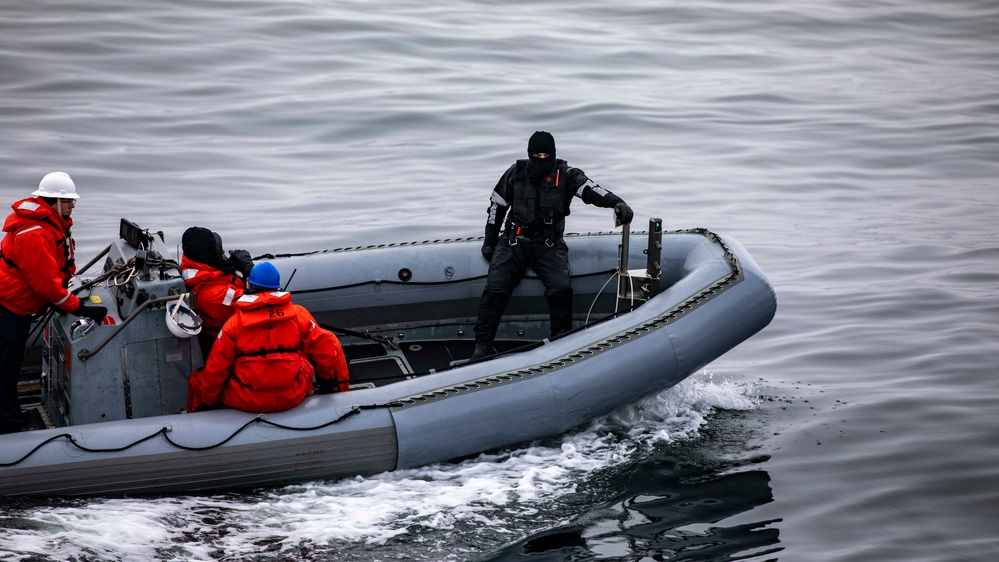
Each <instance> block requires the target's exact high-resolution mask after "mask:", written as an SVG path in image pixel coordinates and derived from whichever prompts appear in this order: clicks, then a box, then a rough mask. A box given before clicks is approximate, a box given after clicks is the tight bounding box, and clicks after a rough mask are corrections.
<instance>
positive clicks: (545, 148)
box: [527, 131, 555, 177]
mask: <svg viewBox="0 0 999 562" xmlns="http://www.w3.org/2000/svg"><path fill="white" fill-rule="evenodd" d="M539 152H544V153H546V154H548V158H536V157H535V156H534V155H535V154H537V153H539ZM527 157H528V158H530V160H531V165H530V166H529V167H528V173H529V174H530V175H531V176H534V177H540V176H543V175H545V174H548V173H550V172H551V171H552V170H553V169H554V168H555V137H553V136H552V134H551V133H549V132H547V131H535V132H534V134H533V135H531V139H530V140H529V141H527Z"/></svg>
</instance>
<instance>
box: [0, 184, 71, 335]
mask: <svg viewBox="0 0 999 562" xmlns="http://www.w3.org/2000/svg"><path fill="white" fill-rule="evenodd" d="M11 207H13V209H14V212H13V213H11V214H10V215H9V216H8V217H7V221H6V222H5V223H4V225H3V230H4V232H5V233H6V235H5V236H4V238H3V241H0V253H2V255H3V259H0V303H3V306H4V307H6V308H7V310H9V311H11V312H13V313H15V314H22V315H26V316H27V315H31V314H36V313H38V312H40V311H41V310H42V309H43V308H44V307H45V304H46V303H52V304H53V305H55V306H57V307H58V308H59V309H60V310H62V311H64V312H73V311H74V310H76V309H77V307H79V306H80V300H79V299H77V298H76V296H75V295H73V293H71V292H70V291H69V289H67V287H68V286H69V280H70V278H72V277H73V274H74V273H76V263H75V259H74V257H75V250H76V247H75V246H76V245H75V243H74V242H73V238H72V236H71V235H70V231H69V229H70V227H71V226H73V219H71V218H70V219H63V218H62V217H61V216H59V214H58V213H56V212H55V209H53V208H52V207H50V206H49V204H48V203H46V202H45V201H43V200H42V198H41V197H30V198H28V199H22V200H20V201H18V202H17V203H14V204H13V205H11Z"/></svg>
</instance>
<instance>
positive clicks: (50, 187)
mask: <svg viewBox="0 0 999 562" xmlns="http://www.w3.org/2000/svg"><path fill="white" fill-rule="evenodd" d="M32 195H37V196H39V197H53V198H55V199H79V198H80V196H79V195H77V194H76V184H75V183H73V178H71V177H69V174H67V173H66V172H52V173H51V174H45V177H44V178H42V181H40V182H39V183H38V189H37V190H36V191H34V192H33V193H32Z"/></svg>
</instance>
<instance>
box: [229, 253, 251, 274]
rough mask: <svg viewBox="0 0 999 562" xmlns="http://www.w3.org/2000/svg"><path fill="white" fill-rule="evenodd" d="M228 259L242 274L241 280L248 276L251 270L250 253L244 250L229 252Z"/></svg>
mask: <svg viewBox="0 0 999 562" xmlns="http://www.w3.org/2000/svg"><path fill="white" fill-rule="evenodd" d="M229 259H230V260H231V261H232V263H234V264H235V265H236V269H238V270H239V272H240V273H242V274H243V278H244V279H245V278H247V277H249V276H250V270H251V269H253V258H252V257H251V256H250V252H247V251H246V250H230V251H229Z"/></svg>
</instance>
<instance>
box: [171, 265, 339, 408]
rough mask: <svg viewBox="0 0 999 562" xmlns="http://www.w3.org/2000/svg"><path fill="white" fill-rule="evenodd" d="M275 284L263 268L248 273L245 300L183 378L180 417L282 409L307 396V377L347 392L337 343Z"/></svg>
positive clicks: (274, 274)
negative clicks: (206, 409) (213, 409)
mask: <svg viewBox="0 0 999 562" xmlns="http://www.w3.org/2000/svg"><path fill="white" fill-rule="evenodd" d="M280 284H281V281H280V274H279V273H278V270H277V268H275V267H274V265H273V264H271V263H268V262H263V263H259V264H257V265H256V266H254V267H253V270H252V271H250V275H249V278H248V279H247V284H246V293H245V294H244V295H243V296H242V297H240V298H239V299H237V301H236V312H235V314H233V316H232V318H230V319H229V320H228V321H227V322H226V323H225V325H224V326H222V331H221V332H219V336H218V340H217V341H216V342H215V345H214V346H213V347H212V351H211V353H210V354H209V356H208V361H207V362H206V363H205V367H204V368H203V369H197V370H195V371H194V372H192V373H191V377H190V379H189V391H188V408H187V409H188V411H195V410H197V409H198V408H200V407H202V406H213V405H215V404H218V403H220V402H221V403H222V404H224V405H226V406H229V407H232V408H237V409H240V410H244V411H247V412H280V411H283V410H288V409H290V408H294V407H295V406H297V405H299V404H301V403H302V401H303V400H305V397H306V396H307V395H308V394H309V392H311V391H312V390H313V375H318V376H319V379H320V387H321V389H325V388H327V387H330V386H332V390H335V391H338V392H345V391H346V390H347V388H348V382H347V381H348V374H347V361H346V358H345V357H344V354H343V348H342V347H341V345H340V340H338V339H337V337H336V336H335V335H333V333H332V332H330V331H328V330H324V329H322V328H320V327H319V324H318V323H317V322H316V320H315V318H313V317H312V314H310V313H309V311H308V310H306V309H305V308H303V307H301V306H299V305H297V304H293V303H292V302H291V294H290V293H287V292H282V291H278V287H280ZM310 360H311V361H312V362H314V363H315V368H313V366H312V363H310Z"/></svg>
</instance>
